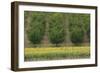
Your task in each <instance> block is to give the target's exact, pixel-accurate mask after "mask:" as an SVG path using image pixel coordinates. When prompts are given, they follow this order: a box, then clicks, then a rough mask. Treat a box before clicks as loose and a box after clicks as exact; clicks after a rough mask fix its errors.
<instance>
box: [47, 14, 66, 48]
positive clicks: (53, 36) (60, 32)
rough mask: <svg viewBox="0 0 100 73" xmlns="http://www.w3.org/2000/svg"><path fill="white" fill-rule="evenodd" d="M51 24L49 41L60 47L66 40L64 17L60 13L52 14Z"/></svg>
mask: <svg viewBox="0 0 100 73" xmlns="http://www.w3.org/2000/svg"><path fill="white" fill-rule="evenodd" d="M49 23H50V24H49V39H50V41H51V42H52V43H53V44H56V46H58V44H59V43H62V42H63V41H64V40H65V31H64V24H63V15H62V14H60V13H53V14H51V15H50V22H49Z"/></svg>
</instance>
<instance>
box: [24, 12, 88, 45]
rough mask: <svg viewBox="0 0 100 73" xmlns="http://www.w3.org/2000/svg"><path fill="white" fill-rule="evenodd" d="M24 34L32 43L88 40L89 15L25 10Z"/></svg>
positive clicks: (74, 42)
mask: <svg viewBox="0 0 100 73" xmlns="http://www.w3.org/2000/svg"><path fill="white" fill-rule="evenodd" d="M24 15H25V17H24V19H25V34H27V37H28V40H29V41H30V42H31V43H32V44H40V43H41V42H42V41H43V40H44V41H46V43H45V44H47V42H49V43H52V44H56V46H58V44H61V43H65V44H67V43H69V42H72V43H73V44H75V45H77V44H80V43H83V42H89V39H90V15H89V14H78V13H77V14H75V13H55V12H52V13H49V12H30V11H26V12H25V14H24Z"/></svg>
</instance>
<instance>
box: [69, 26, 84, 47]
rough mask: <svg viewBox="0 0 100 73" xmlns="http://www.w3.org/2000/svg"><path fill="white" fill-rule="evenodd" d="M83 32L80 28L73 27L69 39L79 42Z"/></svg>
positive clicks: (81, 39)
mask: <svg viewBox="0 0 100 73" xmlns="http://www.w3.org/2000/svg"><path fill="white" fill-rule="evenodd" d="M83 35H84V34H83V32H82V30H81V29H78V28H75V27H74V28H73V30H72V31H71V32H70V36H71V41H72V42H73V43H74V44H75V45H78V44H81V43H82V42H83Z"/></svg>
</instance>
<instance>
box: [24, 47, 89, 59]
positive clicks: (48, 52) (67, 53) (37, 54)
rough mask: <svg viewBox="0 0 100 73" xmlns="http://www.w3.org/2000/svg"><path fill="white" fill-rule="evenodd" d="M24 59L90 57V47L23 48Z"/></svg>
mask: <svg viewBox="0 0 100 73" xmlns="http://www.w3.org/2000/svg"><path fill="white" fill-rule="evenodd" d="M24 55H25V56H24V60H25V61H40V60H41V61H42V60H59V59H60V60H61V59H84V58H90V47H88V46H85V47H82V46H80V47H79V46H78V47H75V46H73V47H41V48H40V47H37V48H25V50H24Z"/></svg>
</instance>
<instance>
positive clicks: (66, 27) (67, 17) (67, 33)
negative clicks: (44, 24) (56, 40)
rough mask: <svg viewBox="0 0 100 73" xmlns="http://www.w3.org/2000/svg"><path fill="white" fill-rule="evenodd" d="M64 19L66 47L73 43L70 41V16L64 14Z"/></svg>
mask: <svg viewBox="0 0 100 73" xmlns="http://www.w3.org/2000/svg"><path fill="white" fill-rule="evenodd" d="M63 17H64V25H65V26H64V28H65V33H66V37H65V43H66V45H71V44H72V42H71V40H70V32H69V14H63Z"/></svg>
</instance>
